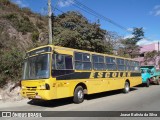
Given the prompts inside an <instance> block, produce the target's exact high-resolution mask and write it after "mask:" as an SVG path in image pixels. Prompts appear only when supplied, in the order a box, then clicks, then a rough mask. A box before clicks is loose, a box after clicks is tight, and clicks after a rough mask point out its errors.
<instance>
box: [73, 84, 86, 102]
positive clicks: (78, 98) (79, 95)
mask: <svg viewBox="0 0 160 120" xmlns="http://www.w3.org/2000/svg"><path fill="white" fill-rule="evenodd" d="M73 101H74V103H77V104H79V103H82V102H83V101H84V92H83V87H82V86H77V87H76V89H75V90H74V97H73Z"/></svg>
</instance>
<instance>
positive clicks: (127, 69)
mask: <svg viewBox="0 0 160 120" xmlns="http://www.w3.org/2000/svg"><path fill="white" fill-rule="evenodd" d="M130 65H131V61H130V60H126V71H130V70H131V67H130Z"/></svg>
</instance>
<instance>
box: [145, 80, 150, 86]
mask: <svg viewBox="0 0 160 120" xmlns="http://www.w3.org/2000/svg"><path fill="white" fill-rule="evenodd" d="M149 86H150V81H149V79H148V80H147V83H146V87H149Z"/></svg>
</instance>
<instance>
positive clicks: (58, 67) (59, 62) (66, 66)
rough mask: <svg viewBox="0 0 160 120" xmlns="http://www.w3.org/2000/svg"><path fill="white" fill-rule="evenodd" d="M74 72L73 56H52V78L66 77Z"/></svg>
mask: <svg viewBox="0 0 160 120" xmlns="http://www.w3.org/2000/svg"><path fill="white" fill-rule="evenodd" d="M72 72H73V64H72V56H70V55H62V54H53V55H52V76H53V77H55V76H59V75H65V74H69V73H72Z"/></svg>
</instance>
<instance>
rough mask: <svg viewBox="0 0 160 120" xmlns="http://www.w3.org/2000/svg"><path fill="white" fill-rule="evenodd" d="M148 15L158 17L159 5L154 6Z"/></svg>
mask: <svg viewBox="0 0 160 120" xmlns="http://www.w3.org/2000/svg"><path fill="white" fill-rule="evenodd" d="M150 15H154V16H160V5H156V6H154V8H153V10H152V11H150Z"/></svg>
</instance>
